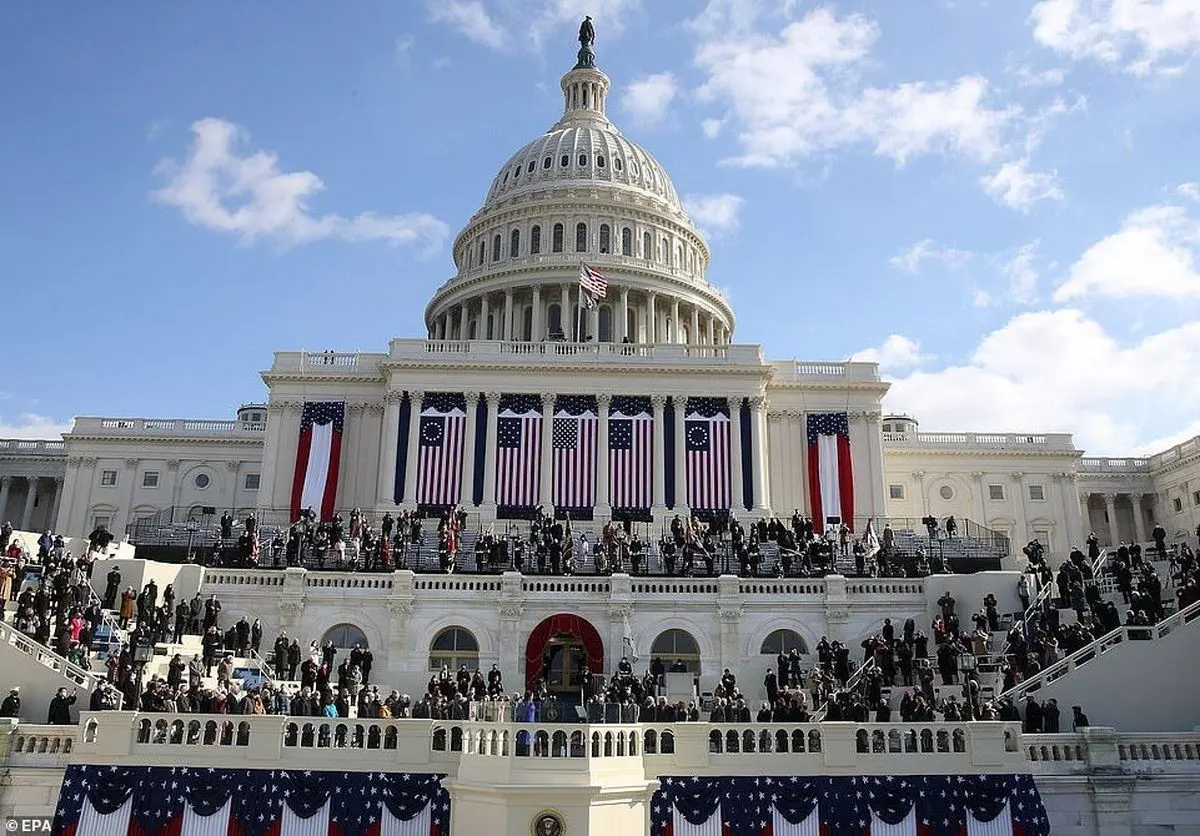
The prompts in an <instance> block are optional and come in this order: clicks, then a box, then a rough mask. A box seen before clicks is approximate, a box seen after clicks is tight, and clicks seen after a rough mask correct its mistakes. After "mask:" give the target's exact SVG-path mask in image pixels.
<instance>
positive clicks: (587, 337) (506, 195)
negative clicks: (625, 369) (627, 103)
mask: <svg viewBox="0 0 1200 836" xmlns="http://www.w3.org/2000/svg"><path fill="white" fill-rule="evenodd" d="M561 87H562V92H563V100H564V107H563V116H562V118H561V119H559V120H558V122H557V123H555V124H554V125H553V126H552V127H551V128H550V130H548V131H547V132H546V133H544V134H542V135H541V136H539V137H538V138H537V139H534V140H533V141H532V142H529V143H528V144H526V145H525V146H524V147H522V148H521V149H520V150H519V151H517V152H516V153H515V154H513V155H512V156H511V157H510V158H509V159H508V160H507V162H505V163H504V165H503V167H502V168H501V169H500V170H499V172H498V173H497V174H496V176H495V178H494V179H493V180H492V183H491V186H490V187H489V189H488V192H487V197H486V199H485V200H484V203H483V206H481V207H480V208H479V210H478V211H477V212H476V213H475V214H474V215H473V216H472V217H471V219H470V221H468V223H467V225H466V227H465V228H464V229H463V230H462V231H461V232H460V233H459V234H458V237H457V238H456V239H455V242H454V253H453V254H454V263H455V266H456V267H457V274H456V275H455V276H454V277H453V278H451V279H450V280H449V281H447V282H446V283H445V284H443V285H442V286H441V287H440V288H438V290H437V292H436V293H435V294H434V296H433V299H431V300H430V302H429V305H428V307H427V308H426V312H425V321H426V327H427V329H428V333H429V337H430V338H431V339H440V340H469V339H484V340H504V341H517V342H542V341H545V340H566V341H568V342H574V341H579V342H631V343H650V344H654V343H684V344H688V345H706V344H707V345H720V344H725V343H728V342H730V338H731V336H732V333H733V326H734V315H733V311H732V309H731V308H730V307H729V304H728V302H727V301H726V300H725V298H724V297H723V296H722V295H721V294H720V293H719V292H718V291H717V290H716V289H715V288H714V287H713V286H712V285H710V284H709V283H708V281H707V280H706V278H705V275H706V273H707V270H708V263H709V249H708V244H707V242H706V241H705V240H704V237H703V236H702V235H701V234H700V232H699V231H698V230H697V229H696V227H695V226H694V225H693V224H692V222H691V220H690V219H689V218H688V216H687V213H686V212H685V211H684V208H683V204H682V202H681V201H680V199H679V193H678V191H676V189H675V185H674V184H673V183H672V182H671V178H670V177H669V176H668V175H667V172H666V170H665V169H664V168H663V167H662V165H660V164H659V162H658V161H657V160H656V159H654V157H653V155H651V154H650V153H649V152H648V151H646V150H645V149H644V148H642V147H641V146H639V145H638V144H636V143H634V142H631V141H630V140H629V139H627V138H626V137H625V136H624V135H622V134H621V132H620V131H619V130H618V129H617V127H616V126H615V125H613V123H612V122H611V121H609V119H608V116H607V114H606V104H607V99H608V92H609V88H610V84H609V80H608V77H607V76H606V75H605V74H604V73H603V72H601V71H600V70H599V69H597V68H596V67H595V65H594V55H592V53H591V51H590V49H585V50H581V51H580V55H579V63H577V64H576V66H575V67H574V68H573V69H571V70H570V71H568V72H567V73H566V75H564V76H563V77H562V83H561ZM581 264H586V265H587V266H588V267H590V268H592V269H594V270H597V271H599V272H600V273H602V274H603V275H604V277H605V278H606V279H607V282H608V293H607V295H606V296H605V298H604V299H602V300H600V301H599V304H598V305H596V306H595V307H592V308H591V309H590V310H583V311H581V310H580V304H579V293H580V289H579V274H580V265H581Z"/></svg>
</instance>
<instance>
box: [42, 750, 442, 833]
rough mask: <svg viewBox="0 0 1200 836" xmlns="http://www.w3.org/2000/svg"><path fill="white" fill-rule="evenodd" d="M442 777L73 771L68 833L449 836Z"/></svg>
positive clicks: (57, 828) (59, 827)
mask: <svg viewBox="0 0 1200 836" xmlns="http://www.w3.org/2000/svg"><path fill="white" fill-rule="evenodd" d="M443 777H444V776H442V775H430V774H406V775H400V774H391V773H384V772H310V771H300V770H295V771H293V770H265V769H196V768H188V767H161V766H160V767H145V766H130V767H123V766H122V767H118V766H101V765H86V766H80V765H74V766H69V767H67V771H66V775H65V776H64V778H63V785H62V792H61V793H60V794H59V798H58V810H57V812H56V813H55V816H54V829H53V832H54V833H55V834H61V836H227V834H228V836H449V833H450V796H449V793H447V791H446V790H445V789H444V788H443V787H442V784H441V779H442V778H443Z"/></svg>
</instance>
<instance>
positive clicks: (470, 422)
mask: <svg viewBox="0 0 1200 836" xmlns="http://www.w3.org/2000/svg"><path fill="white" fill-rule="evenodd" d="M466 399H467V428H466V436H465V437H464V439H463V460H462V480H461V481H460V483H459V486H458V504H459V505H461V506H463V507H464V508H473V507H474V506H475V436H476V435H477V434H478V411H477V409H476V407H477V406H479V393H478V392H467V394H466Z"/></svg>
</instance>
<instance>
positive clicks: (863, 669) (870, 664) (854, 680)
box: [812, 657, 876, 723]
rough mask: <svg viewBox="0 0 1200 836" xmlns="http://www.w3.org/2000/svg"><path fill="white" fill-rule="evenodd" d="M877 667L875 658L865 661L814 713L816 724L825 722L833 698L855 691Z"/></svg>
mask: <svg viewBox="0 0 1200 836" xmlns="http://www.w3.org/2000/svg"><path fill="white" fill-rule="evenodd" d="M875 667H876V665H875V658H874V657H872V658H870V659H868V660H867V661H865V662H863V663H862V664H861V665H859V666H858V670H856V671H855V672H854V673H852V674H850V678H849V679H847V680H846V682H845V684H843V685H842V687H841V688H838V689H835V690H834V691H832V692H831V693H830V695H829V696H828V697H826V698H825V702H823V703H821V704H820V705H819V706H817V708H816V709H815V710H814V711H813V715H812V721H813V722H814V723H818V722H820V721H822V720H824V719H825V715H826V714H828V713H829V701H830V700H831V699H832V698H833V696H834V695H835V694H837V693H838V691H843V692H851V691H853V690H854V689H855V688H857V687H858V683H859V682H861V681H862V678H863V677H864V676H866V673H867V671H868V670H872V669H873V668H875Z"/></svg>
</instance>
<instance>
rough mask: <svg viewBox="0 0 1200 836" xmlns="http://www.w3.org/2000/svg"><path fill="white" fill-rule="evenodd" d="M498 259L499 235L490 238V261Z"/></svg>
mask: <svg viewBox="0 0 1200 836" xmlns="http://www.w3.org/2000/svg"><path fill="white" fill-rule="evenodd" d="M499 260H500V236H499V235H497V236H496V237H495V238H493V239H492V261H499Z"/></svg>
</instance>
